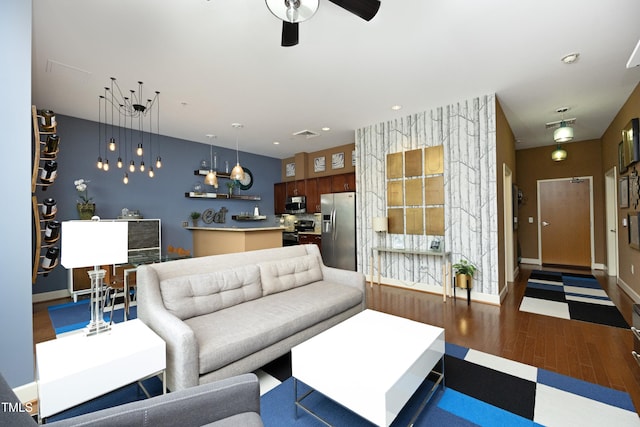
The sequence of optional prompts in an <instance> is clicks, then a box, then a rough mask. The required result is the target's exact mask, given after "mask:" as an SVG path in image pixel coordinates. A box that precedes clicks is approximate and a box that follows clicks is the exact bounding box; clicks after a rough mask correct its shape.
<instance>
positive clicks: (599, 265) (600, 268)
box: [591, 262, 607, 271]
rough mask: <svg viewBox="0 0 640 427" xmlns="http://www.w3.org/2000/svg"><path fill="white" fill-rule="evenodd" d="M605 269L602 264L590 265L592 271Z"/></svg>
mask: <svg viewBox="0 0 640 427" xmlns="http://www.w3.org/2000/svg"><path fill="white" fill-rule="evenodd" d="M606 268H607V267H606V266H605V265H604V264H602V263H601V262H597V263H595V264H591V269H592V270H603V271H604V270H605V269H606Z"/></svg>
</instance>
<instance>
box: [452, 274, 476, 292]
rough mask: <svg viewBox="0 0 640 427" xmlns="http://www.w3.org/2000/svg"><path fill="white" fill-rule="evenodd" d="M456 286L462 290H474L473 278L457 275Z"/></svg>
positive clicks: (466, 275)
mask: <svg viewBox="0 0 640 427" xmlns="http://www.w3.org/2000/svg"><path fill="white" fill-rule="evenodd" d="M456 286H457V287H459V288H462V289H467V288H468V289H471V288H473V277H472V276H469V275H468V274H456Z"/></svg>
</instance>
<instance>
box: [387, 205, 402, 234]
mask: <svg viewBox="0 0 640 427" xmlns="http://www.w3.org/2000/svg"><path fill="white" fill-rule="evenodd" d="M387 215H388V216H389V234H404V209H403V208H394V209H389V210H387Z"/></svg>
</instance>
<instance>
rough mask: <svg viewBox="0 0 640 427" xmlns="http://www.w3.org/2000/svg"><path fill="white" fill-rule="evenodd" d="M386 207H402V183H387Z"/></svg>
mask: <svg viewBox="0 0 640 427" xmlns="http://www.w3.org/2000/svg"><path fill="white" fill-rule="evenodd" d="M387 206H404V197H403V194H402V181H389V182H388V183H387Z"/></svg>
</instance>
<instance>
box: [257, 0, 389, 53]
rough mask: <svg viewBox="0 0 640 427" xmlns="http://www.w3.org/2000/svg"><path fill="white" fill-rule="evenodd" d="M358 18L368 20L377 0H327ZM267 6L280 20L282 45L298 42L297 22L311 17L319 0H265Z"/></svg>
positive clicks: (374, 10) (374, 13)
mask: <svg viewBox="0 0 640 427" xmlns="http://www.w3.org/2000/svg"><path fill="white" fill-rule="evenodd" d="M329 1H330V2H331V3H334V4H336V5H338V6H340V7H341V8H343V9H345V10H348V11H349V12H351V13H353V14H354V15H357V16H359V17H360V18H362V19H364V20H366V21H370V20H371V19H372V18H373V17H374V16H376V13H378V9H380V1H379V0H329ZM265 2H266V3H267V7H268V8H269V10H270V11H271V13H273V14H274V15H275V16H276V17H277V18H278V19H281V20H282V43H281V45H282V46H284V47H288V46H295V45H297V44H298V24H299V23H300V22H303V21H306V20H307V19H309V18H311V17H312V16H313V15H314V14H315V13H316V11H317V10H318V6H319V3H320V0H265Z"/></svg>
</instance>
